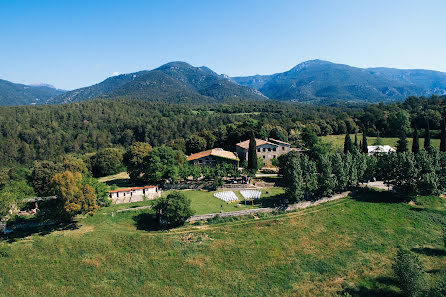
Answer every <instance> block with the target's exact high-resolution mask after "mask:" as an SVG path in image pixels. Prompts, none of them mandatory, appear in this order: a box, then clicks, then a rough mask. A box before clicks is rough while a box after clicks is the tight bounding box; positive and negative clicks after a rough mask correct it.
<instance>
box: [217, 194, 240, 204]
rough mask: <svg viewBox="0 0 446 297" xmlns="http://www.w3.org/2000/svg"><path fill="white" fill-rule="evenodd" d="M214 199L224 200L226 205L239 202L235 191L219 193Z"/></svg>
mask: <svg viewBox="0 0 446 297" xmlns="http://www.w3.org/2000/svg"><path fill="white" fill-rule="evenodd" d="M214 197H215V198H218V199H220V200H223V201H224V202H226V203H232V202H236V201H239V199H238V197H237V195H235V193H234V192H233V191H224V192H217V193H215V194H214Z"/></svg>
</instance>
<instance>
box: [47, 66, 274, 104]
mask: <svg viewBox="0 0 446 297" xmlns="http://www.w3.org/2000/svg"><path fill="white" fill-rule="evenodd" d="M98 97H103V98H106V99H113V98H116V97H126V98H130V99H141V100H147V101H158V102H168V103H209V102H218V101H221V100H223V99H231V98H245V99H257V100H264V99H266V98H265V97H264V96H263V95H261V94H260V93H259V92H258V91H256V90H255V89H251V88H248V87H244V86H240V85H238V84H237V83H234V82H233V81H231V80H229V79H226V78H224V77H222V76H220V75H218V74H217V73H215V72H213V71H212V70H210V69H209V68H207V67H193V66H191V65H189V64H187V63H185V62H171V63H168V64H165V65H163V66H161V67H159V68H157V69H154V70H151V71H140V72H135V73H130V74H123V75H118V76H114V77H110V78H108V79H106V80H105V81H103V82H101V83H99V84H96V85H93V86H91V87H86V88H82V89H78V90H74V91H70V92H67V93H65V94H63V95H61V96H58V97H55V98H52V99H51V100H49V101H48V102H47V103H50V104H57V103H69V102H79V101H84V100H88V99H92V98H98Z"/></svg>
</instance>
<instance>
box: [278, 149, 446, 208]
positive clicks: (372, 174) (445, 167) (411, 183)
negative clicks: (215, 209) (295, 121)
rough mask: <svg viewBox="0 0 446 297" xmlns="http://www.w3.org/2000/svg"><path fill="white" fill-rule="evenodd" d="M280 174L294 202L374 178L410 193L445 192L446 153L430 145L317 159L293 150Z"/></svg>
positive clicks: (341, 189) (323, 155) (330, 192)
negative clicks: (413, 150) (423, 148)
mask: <svg viewBox="0 0 446 297" xmlns="http://www.w3.org/2000/svg"><path fill="white" fill-rule="evenodd" d="M279 162H280V167H279V168H280V173H281V174H282V176H283V182H284V186H285V189H286V194H287V197H288V199H289V200H290V201H291V202H295V201H298V200H302V199H316V198H319V197H322V196H327V195H332V194H333V193H337V192H342V191H344V190H346V189H348V188H353V187H356V186H358V184H359V183H361V182H366V181H368V180H372V179H374V178H377V179H380V180H384V181H385V183H386V184H388V185H389V186H393V188H394V189H395V190H396V191H398V192H400V193H405V194H408V195H418V194H420V195H438V194H440V193H442V192H444V191H446V153H444V152H437V151H436V150H435V149H433V148H431V149H429V150H428V151H421V152H419V153H418V154H414V153H411V152H404V153H397V154H395V153H390V154H379V155H376V156H369V155H367V154H363V153H360V152H359V151H358V150H356V151H355V152H354V153H350V152H347V153H346V154H340V153H334V154H321V155H319V156H318V158H317V159H311V158H310V157H309V156H307V155H299V154H298V153H296V152H290V153H288V154H286V155H283V156H281V157H280V158H279Z"/></svg>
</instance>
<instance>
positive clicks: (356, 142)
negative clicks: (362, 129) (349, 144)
mask: <svg viewBox="0 0 446 297" xmlns="http://www.w3.org/2000/svg"><path fill="white" fill-rule="evenodd" d="M354 146H355V147H356V148H359V144H358V133H355V142H354Z"/></svg>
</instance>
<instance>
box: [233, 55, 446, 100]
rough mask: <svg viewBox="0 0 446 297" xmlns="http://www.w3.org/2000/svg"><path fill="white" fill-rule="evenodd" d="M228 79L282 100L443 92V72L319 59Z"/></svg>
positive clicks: (376, 97) (445, 83) (398, 97)
mask: <svg viewBox="0 0 446 297" xmlns="http://www.w3.org/2000/svg"><path fill="white" fill-rule="evenodd" d="M232 79H233V80H234V81H236V82H237V83H239V84H241V85H244V86H249V87H252V88H255V89H257V90H259V91H260V92H262V93H263V94H264V95H265V96H267V97H269V98H271V99H276V100H282V101H299V102H301V101H306V102H313V103H320V102H324V101H327V100H328V99H329V100H343V101H360V102H381V101H382V102H392V101H400V100H404V99H405V98H406V97H408V96H431V95H433V94H437V95H444V94H446V73H443V72H438V71H430V70H417V69H415V70H402V69H392V68H357V67H351V66H348V65H342V64H335V63H331V62H328V61H321V60H312V61H307V62H303V63H301V64H299V65H297V66H295V67H294V68H292V69H291V70H289V71H286V72H283V73H277V74H273V75H255V76H248V77H234V78H232Z"/></svg>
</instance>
